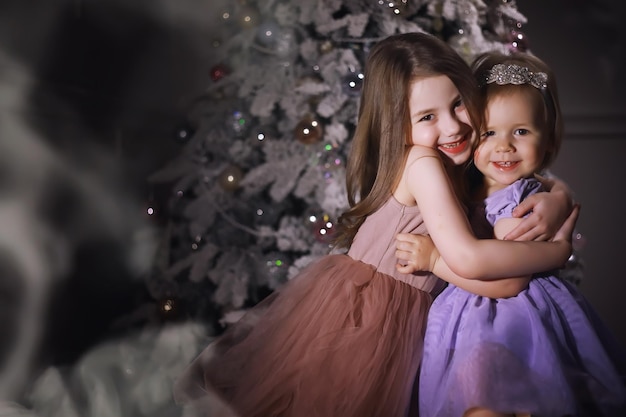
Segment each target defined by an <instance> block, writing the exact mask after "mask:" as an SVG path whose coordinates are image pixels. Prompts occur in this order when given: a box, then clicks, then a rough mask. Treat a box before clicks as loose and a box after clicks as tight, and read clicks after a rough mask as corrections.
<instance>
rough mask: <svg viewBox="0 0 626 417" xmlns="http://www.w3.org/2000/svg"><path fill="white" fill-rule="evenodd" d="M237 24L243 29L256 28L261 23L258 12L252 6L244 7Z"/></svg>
mask: <svg viewBox="0 0 626 417" xmlns="http://www.w3.org/2000/svg"><path fill="white" fill-rule="evenodd" d="M237 23H239V26H240V27H241V28H242V29H250V28H253V27H256V26H257V25H259V23H260V17H259V12H258V10H257V9H256V8H254V7H252V6H243V7H242V8H241V10H239V12H238V13H237Z"/></svg>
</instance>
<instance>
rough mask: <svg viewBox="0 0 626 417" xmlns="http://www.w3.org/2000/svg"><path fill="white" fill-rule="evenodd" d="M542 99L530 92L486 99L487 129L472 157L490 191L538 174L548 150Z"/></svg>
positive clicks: (519, 92) (519, 91)
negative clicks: (487, 100)
mask: <svg viewBox="0 0 626 417" xmlns="http://www.w3.org/2000/svg"><path fill="white" fill-rule="evenodd" d="M542 109H543V102H542V99H541V96H539V95H538V94H536V93H535V92H533V91H530V90H522V89H519V90H517V91H516V92H509V93H507V94H499V95H496V96H494V97H492V98H490V99H489V102H488V103H487V109H486V129H484V131H483V132H482V133H481V137H480V142H479V144H478V147H477V149H476V152H475V153H474V164H475V165H476V168H478V169H479V170H480V171H481V172H482V173H483V174H484V175H485V179H486V181H487V184H488V186H489V187H490V188H493V190H496V189H500V188H503V187H505V186H507V185H509V184H512V183H513V182H515V181H517V180H518V179H520V178H528V177H531V176H533V174H534V173H535V172H537V171H538V170H539V169H540V167H541V164H542V162H543V159H544V155H545V152H546V149H547V146H546V144H545V143H546V140H544V139H545V135H546V129H545V122H544V119H543V111H542Z"/></svg>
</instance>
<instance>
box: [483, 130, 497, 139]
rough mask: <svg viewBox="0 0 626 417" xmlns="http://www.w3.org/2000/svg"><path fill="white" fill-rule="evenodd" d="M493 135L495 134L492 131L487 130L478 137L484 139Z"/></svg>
mask: <svg viewBox="0 0 626 417" xmlns="http://www.w3.org/2000/svg"><path fill="white" fill-rule="evenodd" d="M494 134H495V132H494V131H493V130H488V131H486V132H483V133H482V134H481V135H480V137H481V138H486V137H489V136H493V135H494Z"/></svg>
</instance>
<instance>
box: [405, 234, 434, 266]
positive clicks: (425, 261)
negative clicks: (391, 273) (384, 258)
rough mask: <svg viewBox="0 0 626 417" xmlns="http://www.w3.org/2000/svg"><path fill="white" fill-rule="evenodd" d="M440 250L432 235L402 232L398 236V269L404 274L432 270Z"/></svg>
mask: <svg viewBox="0 0 626 417" xmlns="http://www.w3.org/2000/svg"><path fill="white" fill-rule="evenodd" d="M438 257H439V251H438V250H437V248H436V247H435V244H434V243H433V241H432V239H431V238H430V236H427V235H414V234H411V233H400V234H398V235H397V236H396V258H398V264H396V269H397V270H398V272H401V273H403V274H412V273H414V272H417V271H432V270H433V268H434V266H435V263H436V261H437V258H438Z"/></svg>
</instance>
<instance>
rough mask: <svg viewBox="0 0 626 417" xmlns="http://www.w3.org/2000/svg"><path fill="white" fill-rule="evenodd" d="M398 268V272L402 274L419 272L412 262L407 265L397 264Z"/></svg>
mask: <svg viewBox="0 0 626 417" xmlns="http://www.w3.org/2000/svg"><path fill="white" fill-rule="evenodd" d="M396 269H397V270H398V272H400V273H402V274H412V273H414V272H417V269H415V267H414V266H413V265H411V264H406V265H401V264H396Z"/></svg>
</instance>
